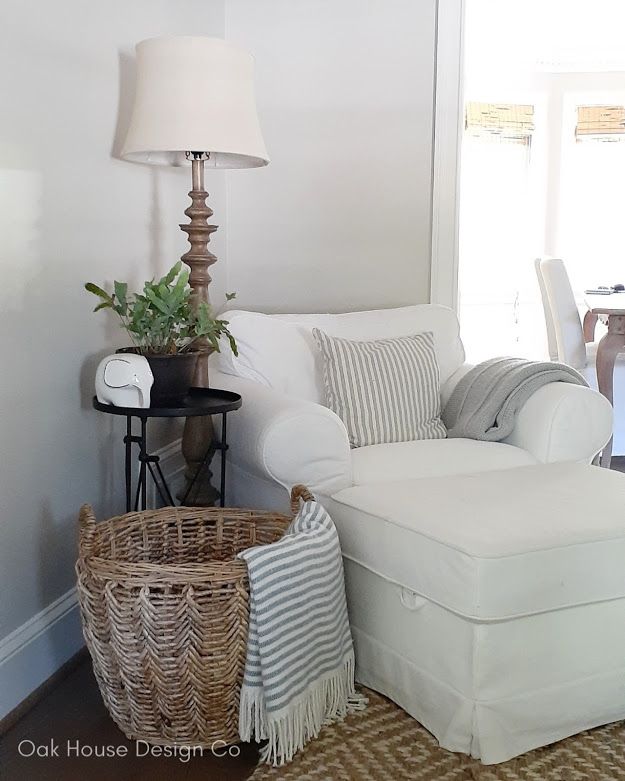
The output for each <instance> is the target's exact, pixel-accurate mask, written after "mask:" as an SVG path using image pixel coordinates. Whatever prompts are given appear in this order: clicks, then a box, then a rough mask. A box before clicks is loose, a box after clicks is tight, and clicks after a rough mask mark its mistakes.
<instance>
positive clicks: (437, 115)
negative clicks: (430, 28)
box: [430, 0, 465, 309]
mask: <svg viewBox="0 0 625 781" xmlns="http://www.w3.org/2000/svg"><path fill="white" fill-rule="evenodd" d="M464 5H465V3H464V0H438V3H437V13H436V76H435V88H434V89H435V93H434V155H433V161H432V257H431V266H430V268H431V271H430V301H431V302H432V303H434V304H444V305H445V306H450V307H452V308H453V309H457V307H458V192H459V182H460V176H459V170H460V142H461V138H462V132H461V131H462V122H461V120H462V113H463V112H462V103H463V101H462V74H463V50H462V49H463V29H464Z"/></svg>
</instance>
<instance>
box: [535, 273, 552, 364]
mask: <svg viewBox="0 0 625 781" xmlns="http://www.w3.org/2000/svg"><path fill="white" fill-rule="evenodd" d="M542 262H543V258H536V260H535V261H534V268H535V269H536V277H537V279H538V289H539V290H540V300H541V301H542V305H543V314H544V315H545V327H546V329H547V350H548V352H549V360H550V361H557V360H558V342H557V339H556V329H555V326H554V324H553V315H552V314H551V304H550V303H549V296H548V294H547V288H546V287H545V281H544V279H543V272H542V269H541V267H540V264H541V263H542Z"/></svg>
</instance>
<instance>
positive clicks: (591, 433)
mask: <svg viewBox="0 0 625 781" xmlns="http://www.w3.org/2000/svg"><path fill="white" fill-rule="evenodd" d="M472 368H473V367H472V366H471V365H470V364H468V363H465V364H463V365H462V366H460V367H459V368H458V369H456V371H455V372H454V373H453V374H452V375H451V377H450V378H449V379H448V380H447V382H446V383H445V384H444V385H443V387H442V388H441V400H442V404H443V405H444V404H445V403H446V402H447V401H448V400H449V397H450V396H451V394H452V391H453V389H454V388H455V387H456V385H457V384H458V382H459V381H460V380H461V379H462V377H464V375H465V374H466V373H467V372H468V371H469V370H470V369H472ZM612 422H613V413H612V405H611V404H610V402H609V401H608V400H607V399H606V398H605V397H604V396H602V395H601V394H600V393H598V392H597V391H594V390H591V389H590V388H585V387H583V386H581V385H572V384H570V383H566V382H550V383H549V384H548V385H543V387H542V388H539V389H538V390H537V391H536V392H535V393H533V394H532V395H531V396H530V398H529V399H528V400H527V401H526V402H525V404H524V405H523V406H522V407H521V409H520V410H519V413H518V416H517V420H516V425H515V427H514V429H513V431H512V433H511V434H510V436H508V437H506V439H504V440H503V442H505V443H507V444H508V445H516V447H520V448H523V450H527V451H528V452H529V453H531V454H532V455H533V456H534V458H536V459H538V461H541V462H542V463H549V462H551V461H584V462H588V463H589V462H590V461H592V460H593V458H594V457H595V456H596V455H597V453H599V452H600V451H601V450H602V449H603V447H604V445H605V444H606V443H607V441H608V440H609V439H610V437H611V436H612Z"/></svg>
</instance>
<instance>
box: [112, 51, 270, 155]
mask: <svg viewBox="0 0 625 781" xmlns="http://www.w3.org/2000/svg"><path fill="white" fill-rule="evenodd" d="M186 152H207V153H209V154H210V157H209V159H208V160H207V162H206V165H207V166H213V167H215V168H256V167H258V166H262V165H267V163H268V162H269V157H268V156H267V150H266V149H265V144H264V141H263V137H262V134H261V132H260V125H259V123H258V117H257V115H256V102H255V99H254V60H253V58H252V57H251V55H250V54H248V53H247V52H245V51H243V50H242V49H239V48H237V47H236V46H232V45H231V44H229V43H227V42H226V41H223V40H221V39H220V38H206V37H196V36H176V37H164V38H150V39H148V40H147V41H141V43H139V44H137V86H136V96H135V103H134V108H133V112H132V119H131V121H130V127H129V128H128V134H127V136H126V141H125V143H124V146H123V148H122V152H121V154H122V157H124V158H125V159H127V160H132V161H134V162H139V163H155V164H161V165H181V164H182V163H184V162H185V160H186V156H185V153H186Z"/></svg>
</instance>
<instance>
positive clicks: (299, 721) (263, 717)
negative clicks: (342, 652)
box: [239, 652, 367, 765]
mask: <svg viewBox="0 0 625 781" xmlns="http://www.w3.org/2000/svg"><path fill="white" fill-rule="evenodd" d="M366 705H367V700H366V698H365V697H363V695H362V694H360V693H359V692H357V691H356V690H355V688H354V654H353V652H352V653H350V654H348V657H347V658H346V659H345V662H344V664H343V667H342V669H340V670H336V671H333V672H331V673H328V674H327V675H324V676H322V677H321V678H320V679H319V680H317V681H315V682H314V683H312V684H311V685H310V687H309V688H308V689H307V690H306V691H305V692H302V694H300V695H299V697H297V698H296V699H295V700H294V701H293V702H291V703H290V704H289V705H288V706H287V707H286V708H283V709H282V710H281V711H278V712H277V713H272V715H271V720H270V721H269V720H268V719H267V711H266V709H265V702H264V696H263V690H262V689H260V688H256V689H249V688H245V689H243V690H242V691H241V705H240V712H239V713H240V715H239V734H240V736H241V740H245V741H250V740H252V739H253V738H254V737H255V738H256V740H257V741H260V740H267V741H268V743H267V745H266V746H265V747H264V748H263V750H262V751H261V752H260V757H261V760H262V761H263V762H268V763H270V764H272V765H283V764H284V763H285V762H290V761H291V760H292V759H293V757H294V756H295V754H296V752H297V751H300V749H302V748H304V746H305V745H306V743H308V741H309V740H313V738H316V737H317V736H318V735H319V731H320V730H321V728H322V727H324V726H326V725H328V724H333V723H334V722H337V721H342V720H343V719H344V718H345V716H347V714H348V713H353V712H355V711H359V710H364V709H365V708H366Z"/></svg>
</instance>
